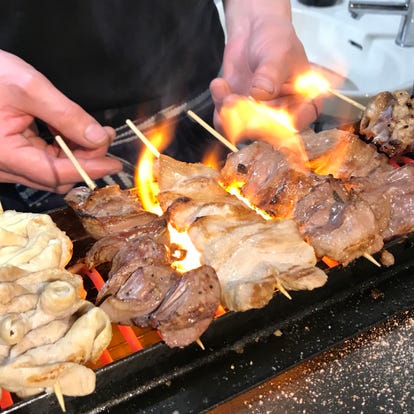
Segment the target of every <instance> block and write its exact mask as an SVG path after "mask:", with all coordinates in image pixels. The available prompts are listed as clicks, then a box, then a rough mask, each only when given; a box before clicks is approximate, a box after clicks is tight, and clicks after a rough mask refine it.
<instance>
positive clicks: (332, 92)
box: [327, 88, 366, 111]
mask: <svg viewBox="0 0 414 414" xmlns="http://www.w3.org/2000/svg"><path fill="white" fill-rule="evenodd" d="M327 92H329V93H331V94H332V95H335V96H336V97H337V98H339V99H342V100H343V101H345V102H347V103H349V104H351V105H353V106H355V108H358V109H360V110H361V111H365V109H366V107H365V106H364V105H362V104H360V103H359V102H357V101H354V100H353V99H351V98H349V97H348V96H345V95H343V94H342V93H340V92H338V91H336V90H335V89H332V88H327Z"/></svg>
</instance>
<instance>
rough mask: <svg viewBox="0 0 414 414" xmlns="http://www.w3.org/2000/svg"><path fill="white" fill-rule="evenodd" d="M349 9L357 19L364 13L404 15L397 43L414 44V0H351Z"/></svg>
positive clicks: (407, 45)
mask: <svg viewBox="0 0 414 414" xmlns="http://www.w3.org/2000/svg"><path fill="white" fill-rule="evenodd" d="M348 10H349V12H350V13H351V16H352V17H353V18H355V19H359V18H361V17H362V16H363V15H364V14H400V15H402V18H401V24H400V28H399V30H398V32H397V36H396V38H395V43H397V45H399V46H402V47H413V46H414V13H413V11H414V0H406V1H404V2H398V1H383V2H380V1H359V0H355V1H353V0H351V1H350V2H349V3H348Z"/></svg>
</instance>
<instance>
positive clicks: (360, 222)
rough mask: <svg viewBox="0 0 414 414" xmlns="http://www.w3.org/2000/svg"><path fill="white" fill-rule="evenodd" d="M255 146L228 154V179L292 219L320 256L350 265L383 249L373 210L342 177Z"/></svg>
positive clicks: (264, 205)
mask: <svg viewBox="0 0 414 414" xmlns="http://www.w3.org/2000/svg"><path fill="white" fill-rule="evenodd" d="M251 146H254V148H253V149H251V148H248V147H245V148H246V149H245V148H243V149H242V150H241V151H239V152H237V153H233V154H230V155H229V156H228V158H227V161H226V164H225V166H224V167H223V169H222V175H223V180H224V182H225V183H226V184H231V182H232V181H233V179H234V177H235V181H237V182H239V183H242V185H241V192H242V194H243V195H245V196H246V197H248V198H249V200H251V201H252V203H253V204H254V205H256V206H258V207H260V208H262V209H264V210H265V211H266V212H267V213H269V214H271V215H273V216H274V217H277V218H279V217H290V218H292V219H293V220H294V221H295V222H296V223H297V225H298V228H299V232H300V234H301V235H302V237H303V238H304V239H306V240H308V241H309V242H310V244H311V245H312V246H313V248H314V249H315V252H316V254H317V256H318V257H319V258H320V257H323V256H329V257H330V258H332V259H335V260H336V261H338V262H340V263H342V264H347V263H349V262H350V261H352V260H354V259H355V258H357V257H359V256H361V255H363V254H364V253H375V252H377V251H378V250H380V249H381V248H382V245H383V243H382V237H381V235H380V229H379V226H378V224H377V222H376V220H375V215H374V212H373V211H372V209H371V208H370V206H369V205H368V204H367V203H366V202H364V201H363V200H362V199H359V198H358V197H357V196H351V195H350V194H349V193H348V190H347V189H346V187H345V186H344V184H343V183H342V181H341V180H339V179H335V178H333V177H331V176H323V175H318V174H315V173H313V172H309V173H304V172H298V171H295V170H294V169H293V168H292V167H290V166H289V164H288V163H287V162H286V161H283V155H282V154H281V153H280V152H279V151H277V150H275V149H274V148H272V147H271V146H270V145H269V144H264V143H262V142H255V143H253V144H251ZM262 152H263V153H265V155H264V156H262V155H260V154H261V153H262ZM252 154H254V156H251V155H252ZM263 160H273V161H274V162H271V161H267V162H266V161H265V162H264V161H263ZM263 164H264V165H268V166H269V167H265V168H263ZM271 167H272V168H271ZM251 192H256V194H257V195H256V197H252V196H250V193H251Z"/></svg>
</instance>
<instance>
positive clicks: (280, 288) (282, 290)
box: [276, 279, 292, 300]
mask: <svg viewBox="0 0 414 414" xmlns="http://www.w3.org/2000/svg"><path fill="white" fill-rule="evenodd" d="M276 287H277V289H278V290H279V292H280V293H282V294H283V295H285V296H286V297H287V298H288V299H290V300H291V299H292V296H290V295H289V293H288V291H287V290H286V289H285V287H284V286H283V285H282V282H281V281H280V280H279V279H276Z"/></svg>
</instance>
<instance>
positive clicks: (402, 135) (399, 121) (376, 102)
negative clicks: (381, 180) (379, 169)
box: [360, 90, 414, 157]
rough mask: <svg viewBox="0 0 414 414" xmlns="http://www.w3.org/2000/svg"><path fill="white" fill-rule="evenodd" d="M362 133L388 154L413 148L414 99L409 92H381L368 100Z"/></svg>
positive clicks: (361, 127)
mask: <svg viewBox="0 0 414 414" xmlns="http://www.w3.org/2000/svg"><path fill="white" fill-rule="evenodd" d="M360 133H361V134H363V135H365V137H366V139H367V140H368V141H370V142H373V143H374V144H375V145H376V146H377V147H378V149H379V151H381V152H384V153H385V154H387V155H388V156H389V157H395V156H398V155H402V154H404V153H406V152H411V151H413V150H414V99H412V98H410V95H409V93H408V92H407V91H403V90H401V91H395V92H392V93H391V92H381V93H379V94H377V95H375V96H374V97H373V98H372V99H371V101H370V102H369V103H368V105H367V108H366V110H365V111H364V114H363V116H362V118H361V123H360Z"/></svg>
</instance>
